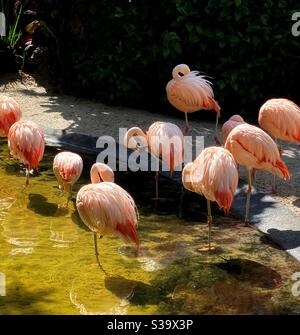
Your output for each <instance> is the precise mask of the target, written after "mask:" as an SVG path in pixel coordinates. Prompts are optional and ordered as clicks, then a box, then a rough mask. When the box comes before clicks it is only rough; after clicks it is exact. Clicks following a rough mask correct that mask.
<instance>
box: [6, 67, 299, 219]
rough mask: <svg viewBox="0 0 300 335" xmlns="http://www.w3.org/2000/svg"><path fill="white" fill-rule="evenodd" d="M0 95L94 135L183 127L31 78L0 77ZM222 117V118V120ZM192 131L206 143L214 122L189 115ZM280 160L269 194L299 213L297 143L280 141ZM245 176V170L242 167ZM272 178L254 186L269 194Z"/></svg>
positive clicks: (35, 117)
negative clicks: (285, 176) (282, 174)
mask: <svg viewBox="0 0 300 335" xmlns="http://www.w3.org/2000/svg"><path fill="white" fill-rule="evenodd" d="M0 94H6V95H9V96H11V97H13V98H15V99H16V100H17V102H18V103H19V104H20V105H21V108H22V113H23V119H30V120H32V121H34V122H36V123H38V124H39V125H40V126H47V127H51V128H55V129H66V130H68V131H70V132H76V133H81V134H86V135H92V136H95V137H98V136H102V135H110V136H113V137H115V138H118V130H119V128H120V127H122V128H130V127H132V126H139V127H141V128H142V129H143V130H146V129H147V128H148V127H149V125H150V124H151V123H153V122H154V121H158V120H161V121H169V122H173V123H175V124H177V125H178V126H179V127H180V128H183V127H184V116H183V115H182V117H181V118H180V115H179V117H178V116H177V115H175V116H174V117H173V116H172V117H171V116H170V115H166V114H159V113H156V114H153V113H150V112H148V111H145V110H137V109H131V108H125V107H111V106H106V105H104V104H102V103H99V102H95V101H91V100H86V99H80V98H76V97H73V96H68V95H60V94H52V93H48V92H47V89H46V88H45V87H43V86H41V85H38V84H37V82H36V81H35V80H34V78H33V77H31V76H29V75H27V74H24V73H23V74H21V76H16V75H8V76H5V77H2V78H0ZM224 121H225V120H222V122H224ZM190 126H191V128H192V131H191V134H193V135H203V136H204V144H205V146H209V145H212V144H213V134H214V122H206V121H203V120H196V121H195V120H193V115H191V116H190ZM282 148H283V159H284V160H285V162H286V164H287V166H288V167H289V169H290V172H291V174H292V178H291V180H290V181H287V182H286V181H281V180H279V179H277V185H278V191H277V194H275V195H272V196H273V197H274V199H275V200H277V201H280V202H281V203H283V204H284V205H286V206H288V207H289V208H290V209H291V210H293V211H294V212H295V213H297V214H299V215H300V169H299V168H298V165H299V164H298V160H299V156H300V148H299V146H298V145H290V144H283V145H282ZM240 172H241V177H242V178H243V179H244V178H245V177H244V175H245V173H244V170H243V169H241V170H240ZM272 180H273V177H272V176H271V175H270V174H268V173H263V172H257V175H256V181H255V186H256V188H257V190H258V191H261V192H265V193H270V191H271V185H272Z"/></svg>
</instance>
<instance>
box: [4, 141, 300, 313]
mask: <svg viewBox="0 0 300 335" xmlns="http://www.w3.org/2000/svg"><path fill="white" fill-rule="evenodd" d="M0 144H1V147H0V148H1V152H0V157H1V161H0V272H1V273H3V274H5V281H6V292H5V293H6V295H5V296H1V295H0V314H266V313H268V314H270V313H274V314H278V313H280V314H282V313H300V307H299V306H300V297H298V298H297V297H294V296H293V295H292V285H293V284H294V283H295V282H294V281H293V280H292V274H293V273H294V272H297V271H300V266H299V263H298V262H297V261H296V260H294V259H293V258H291V257H290V256H289V255H288V254H286V253H285V252H284V251H282V250H280V249H278V247H276V245H273V244H272V243H271V242H269V241H267V240H265V239H264V237H263V236H262V235H261V234H260V233H258V232H257V231H256V230H255V229H251V228H242V229H239V228H237V227H236V223H237V222H238V220H236V219H233V218H231V217H226V218H225V217H223V216H222V215H221V213H220V212H218V211H217V213H216V216H215V217H214V220H215V221H214V226H213V233H212V238H213V241H214V243H215V244H216V249H215V251H213V252H211V253H210V254H208V253H199V252H197V248H198V247H199V246H202V245H203V244H205V243H206V239H207V226H206V224H205V211H206V207H205V201H203V199H202V200H201V198H200V197H196V198H194V200H191V199H189V198H185V199H182V194H181V190H180V189H179V188H178V187H176V186H175V185H174V184H171V183H168V182H167V181H165V180H161V184H160V187H161V195H162V197H163V199H162V200H161V201H160V202H159V204H158V206H157V208H156V211H154V209H155V208H154V207H155V206H154V204H153V201H152V200H151V197H152V196H153V195H154V179H153V174H151V173H149V174H148V173H147V174H142V173H136V174H132V173H123V174H121V173H120V174H117V176H116V181H117V182H118V183H120V184H121V185H122V186H123V187H125V188H126V189H128V191H129V192H131V194H132V196H133V197H134V199H135V200H136V203H137V206H138V208H139V211H140V221H139V228H138V231H139V236H140V239H141V242H142V247H141V251H140V254H139V255H136V252H135V249H134V247H133V245H130V244H125V243H124V242H123V241H122V240H121V239H120V238H118V237H113V236H112V237H108V236H105V237H104V238H103V239H101V240H99V243H98V245H99V251H100V260H101V264H102V266H103V268H104V269H105V270H106V272H107V273H108V275H105V274H104V273H103V271H101V270H100V268H99V267H98V264H97V262H96V258H95V254H94V244H93V235H92V233H91V232H90V231H89V230H88V229H87V228H86V227H85V226H84V224H83V223H82V222H81V220H80V218H79V216H78V214H77V212H76V208H75V204H74V201H75V195H76V191H77V190H78V188H79V187H81V186H82V185H84V184H86V183H88V182H89V180H88V168H89V166H90V163H92V162H90V161H88V160H85V162H86V164H85V165H86V168H85V174H84V175H83V176H82V178H81V179H80V181H79V182H78V183H77V185H76V186H75V187H74V194H73V202H72V203H70V204H69V207H68V209H66V208H65V206H64V205H65V203H66V197H65V195H64V194H63V193H62V192H61V191H60V190H59V189H58V186H57V182H56V180H55V177H54V175H53V173H52V160H53V157H54V155H55V154H56V151H55V150H53V149H51V150H50V149H48V150H47V151H46V154H45V157H44V159H43V161H42V163H41V166H40V169H39V173H38V174H36V175H34V176H32V177H31V178H30V185H29V187H28V188H27V189H26V190H25V189H24V186H23V185H24V182H25V175H24V173H23V172H22V171H21V168H20V166H19V164H18V163H17V162H15V161H14V160H10V159H9V157H8V152H7V148H6V147H7V145H6V142H5V141H1V143H0ZM186 196H187V197H188V195H186ZM180 202H181V205H183V207H190V211H189V213H190V214H187V213H185V214H184V209H183V210H181V208H180V207H181V206H180ZM179 209H180V210H179ZM213 210H214V212H216V207H213ZM179 212H180V213H181V216H182V217H183V218H184V219H180V218H178V216H177V214H178V213H179ZM182 212H183V215H182Z"/></svg>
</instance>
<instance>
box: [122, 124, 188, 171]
mask: <svg viewBox="0 0 300 335" xmlns="http://www.w3.org/2000/svg"><path fill="white" fill-rule="evenodd" d="M134 136H138V137H139V138H140V140H141V142H143V145H145V146H147V147H148V150H149V152H151V153H152V154H153V155H154V156H156V157H157V158H161V160H162V161H163V162H164V163H165V164H166V166H167V167H168V169H169V170H170V171H171V174H172V173H173V171H174V169H175V167H177V166H181V165H182V163H183V148H184V139H183V134H182V131H181V130H180V129H179V127H177V126H176V125H175V124H173V123H170V122H154V123H153V124H152V125H151V126H150V127H149V129H148V131H147V133H146V134H145V133H144V132H143V131H142V130H141V129H140V128H138V127H133V128H130V129H129V130H128V132H127V133H126V135H125V137H124V145H125V146H126V147H130V148H132V149H135V148H136V141H134V139H133V138H132V137H134Z"/></svg>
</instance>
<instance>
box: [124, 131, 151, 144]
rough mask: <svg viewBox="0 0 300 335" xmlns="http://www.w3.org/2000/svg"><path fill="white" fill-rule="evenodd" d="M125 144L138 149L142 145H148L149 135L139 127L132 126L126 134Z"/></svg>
mask: <svg viewBox="0 0 300 335" xmlns="http://www.w3.org/2000/svg"><path fill="white" fill-rule="evenodd" d="M124 146H125V147H126V148H129V149H133V150H136V149H138V148H140V147H146V148H147V147H148V140H147V135H146V134H145V133H144V132H143V131H142V129H141V128H139V127H132V128H130V129H129V130H128V131H127V133H126V134H125V136H124Z"/></svg>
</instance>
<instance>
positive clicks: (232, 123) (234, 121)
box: [222, 114, 245, 145]
mask: <svg viewBox="0 0 300 335" xmlns="http://www.w3.org/2000/svg"><path fill="white" fill-rule="evenodd" d="M243 123H245V121H244V119H243V118H242V117H241V116H240V115H237V114H236V115H233V116H232V117H231V118H229V119H228V120H227V121H226V122H225V123H224V124H223V126H222V142H223V145H224V144H225V142H226V140H227V137H228V135H229V133H230V132H231V130H232V129H234V128H235V127H236V126H238V125H240V124H243Z"/></svg>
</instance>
